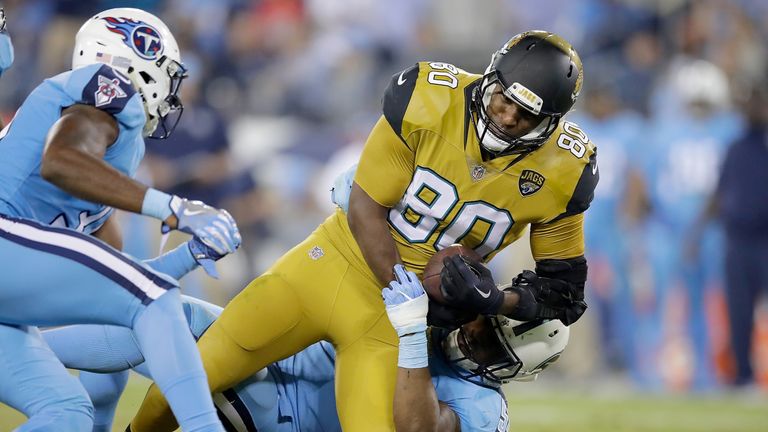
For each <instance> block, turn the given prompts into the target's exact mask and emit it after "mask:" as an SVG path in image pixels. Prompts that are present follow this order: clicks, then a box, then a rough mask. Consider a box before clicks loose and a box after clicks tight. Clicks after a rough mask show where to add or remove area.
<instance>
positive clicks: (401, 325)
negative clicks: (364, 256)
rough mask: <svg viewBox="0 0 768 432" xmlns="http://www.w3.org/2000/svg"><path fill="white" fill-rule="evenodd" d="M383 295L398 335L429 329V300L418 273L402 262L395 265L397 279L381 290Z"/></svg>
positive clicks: (388, 314)
mask: <svg viewBox="0 0 768 432" xmlns="http://www.w3.org/2000/svg"><path fill="white" fill-rule="evenodd" d="M381 295H382V297H384V304H385V305H386V307H387V316H388V317H389V321H390V322H391V323H392V327H394V329H395V331H396V332H397V335H398V336H400V337H402V336H405V335H408V334H411V333H418V332H423V331H425V330H426V329H427V310H428V308H429V300H428V298H427V294H426V293H425V292H424V288H423V287H422V286H421V282H420V281H419V278H418V277H417V276H416V274H414V273H413V272H410V271H407V270H406V269H405V267H403V265H402V264H397V265H395V280H393V281H392V282H390V283H389V287H385V288H384V289H383V290H381Z"/></svg>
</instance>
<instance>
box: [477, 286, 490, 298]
mask: <svg viewBox="0 0 768 432" xmlns="http://www.w3.org/2000/svg"><path fill="white" fill-rule="evenodd" d="M475 291H477V292H478V293H480V296H481V297H483V298H488V297H490V296H491V290H488V291H483V290H481V289H480V288H478V287H477V286H475Z"/></svg>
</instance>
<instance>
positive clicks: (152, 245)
mask: <svg viewBox="0 0 768 432" xmlns="http://www.w3.org/2000/svg"><path fill="white" fill-rule="evenodd" d="M3 6H4V7H5V10H6V13H7V15H8V17H9V24H8V29H9V32H10V34H11V36H12V38H13V41H14V44H15V47H16V62H15V64H14V66H13V68H12V69H10V70H9V71H8V72H7V73H6V74H5V75H4V76H3V78H2V81H0V111H1V112H2V114H3V116H4V117H5V118H6V119H9V118H10V117H11V116H12V115H13V112H14V110H15V109H16V107H18V106H19V105H20V104H21V102H22V101H23V99H24V97H25V96H26V95H27V94H28V93H29V91H30V90H31V89H33V88H34V87H35V86H36V85H37V84H38V83H39V82H40V80H41V79H43V78H45V77H48V76H52V75H54V74H57V73H59V72H62V71H64V70H67V69H68V68H69V67H70V61H71V55H72V54H71V50H72V46H73V40H74V35H75V33H76V32H77V30H78V28H79V26H80V25H81V24H82V23H83V22H84V21H85V20H86V19H87V18H88V17H89V16H91V15H93V14H94V13H96V12H98V11H101V10H103V9H107V8H111V7H123V6H132V7H139V8H143V9H146V10H148V11H150V12H153V13H155V14H157V15H158V16H159V17H161V18H162V19H163V20H164V21H165V22H166V24H167V25H168V26H169V27H170V28H171V30H172V31H173V32H174V35H175V36H176V39H177V40H178V41H179V44H180V47H181V50H182V60H183V61H184V62H185V64H186V65H187V66H188V68H189V71H190V77H189V79H187V80H186V81H185V82H184V84H183V87H182V90H183V96H182V99H183V102H184V105H185V111H184V115H183V117H182V120H181V123H180V125H179V127H178V128H177V130H176V132H175V134H174V135H173V136H172V137H171V138H170V139H168V140H165V141H149V142H148V144H147V154H148V156H147V159H146V162H145V164H144V171H143V173H142V176H143V180H144V181H146V182H148V183H152V184H154V185H155V186H156V187H158V188H160V189H163V190H166V191H169V192H172V193H178V194H179V195H182V196H186V197H190V198H198V199H202V200H204V201H205V202H207V203H209V204H211V205H214V206H221V207H225V208H227V209H229V210H230V212H231V213H232V214H233V215H234V217H235V218H236V219H237V221H238V222H239V224H240V226H241V229H242V231H243V237H244V248H243V249H244V250H243V251H242V253H240V254H238V255H239V256H237V255H236V256H233V257H228V258H227V259H225V260H223V261H222V262H221V263H219V265H220V267H221V273H222V274H223V279H222V280H221V281H220V282H216V283H211V282H210V281H208V280H206V279H205V278H204V277H203V276H202V275H201V274H197V273H196V274H193V275H191V276H190V277H188V278H187V280H185V281H184V283H183V285H182V286H183V287H184V289H185V290H187V292H188V293H191V294H193V295H197V296H200V297H204V298H207V299H209V300H213V301H215V302H217V303H219V304H223V303H224V302H226V301H227V300H228V299H229V298H231V297H232V296H234V295H235V294H236V293H237V292H238V291H239V289H241V288H242V286H244V285H243V284H244V283H246V282H247V281H248V280H250V279H251V278H252V277H253V276H255V275H257V274H259V273H260V272H262V271H263V270H265V268H266V267H268V266H269V265H270V264H271V262H272V260H274V259H275V258H276V257H278V256H279V255H280V254H282V253H283V252H284V251H285V250H287V249H288V248H290V247H291V246H293V245H294V244H295V243H297V242H298V241H300V240H302V239H303V238H304V237H305V236H306V235H307V234H308V233H309V232H310V231H311V230H312V229H313V228H314V227H315V226H316V225H317V224H318V223H319V222H320V221H322V220H323V218H325V217H326V216H327V215H328V214H330V211H331V210H332V205H331V203H330V194H329V189H330V185H331V182H332V180H333V178H334V176H335V175H336V174H338V173H340V172H341V171H343V170H344V169H345V168H347V167H348V166H349V165H351V164H352V163H354V162H355V160H356V158H357V156H358V155H359V152H360V150H361V148H362V143H363V142H364V140H365V137H366V135H367V132H368V131H369V129H370V128H371V126H372V125H373V124H374V122H375V121H376V119H377V118H378V116H379V115H380V98H381V95H382V93H383V90H384V87H385V86H386V83H387V81H388V79H389V78H390V77H391V76H392V75H393V74H395V73H399V71H400V70H402V69H405V68H406V67H408V66H409V65H411V64H413V63H414V62H416V61H419V60H434V61H443V62H449V63H453V64H455V65H457V66H458V67H460V68H463V69H465V70H468V71H471V72H475V73H482V72H483V70H484V69H485V67H486V66H487V63H488V61H489V60H490V56H491V54H492V53H493V52H494V51H495V50H496V49H497V48H498V47H500V46H501V44H502V43H504V42H506V41H507V40H508V39H509V38H510V37H511V36H513V35H514V34H516V33H519V32H521V31H525V30H530V29H544V30H549V31H553V32H555V33H558V34H560V35H562V36H563V37H565V38H566V39H568V40H569V41H570V42H571V43H572V44H573V46H574V47H576V49H577V50H578V51H579V53H580V54H581V57H582V59H583V64H584V69H585V87H584V91H583V92H582V94H581V96H580V98H579V101H578V103H577V106H576V109H575V111H574V112H573V113H572V114H571V115H570V116H569V119H570V120H572V121H575V122H576V123H578V124H580V126H582V128H583V129H584V130H585V131H586V132H587V133H588V134H589V136H590V138H591V139H592V140H593V141H594V142H595V143H596V144H597V146H598V161H599V165H600V176H601V179H600V184H599V186H598V189H597V192H596V196H595V200H594V202H593V205H592V208H591V209H590V210H589V211H588V212H587V250H588V259H589V265H590V282H589V284H588V286H587V291H588V294H587V295H588V300H589V301H588V302H589V304H590V309H589V311H588V312H589V313H588V314H587V315H588V316H589V318H588V319H584V320H583V321H580V322H579V323H578V324H577V325H576V326H575V327H576V329H575V331H574V333H572V334H573V336H572V343H571V345H572V347H571V348H569V350H570V349H572V350H573V351H575V353H574V354H573V357H572V358H574V359H576V361H571V363H572V364H577V366H572V367H571V370H570V372H567V373H571V374H576V375H579V374H580V375H582V376H587V377H588V376H604V375H605V374H606V373H611V374H615V375H616V376H622V377H629V378H628V379H627V381H629V382H631V383H633V385H635V386H636V387H637V388H640V389H649V390H669V389H671V390H677V391H710V390H713V389H722V388H733V387H740V388H741V387H755V384H754V383H755V382H758V383H762V385H763V386H768V307H766V304H765V296H763V302H762V303H760V302H759V301H758V300H757V299H758V297H757V294H758V293H759V291H760V288H761V287H760V279H747V280H746V282H744V283H743V284H742V285H749V288H750V289H749V290H740V291H737V292H735V291H733V290H731V289H730V288H726V287H727V286H728V284H727V280H728V279H729V278H731V279H733V277H732V276H733V275H729V273H728V271H727V269H726V266H725V265H724V263H725V260H726V255H727V254H726V251H727V250H728V247H726V245H733V243H728V242H729V241H730V240H729V239H727V238H726V237H728V236H729V235H730V234H733V233H732V232H731V231H732V230H731V231H729V230H728V229H726V230H723V229H722V225H724V224H717V223H709V224H707V223H705V222H707V221H708V219H706V218H705V217H704V214H705V208H706V207H707V204H708V203H709V202H710V201H711V200H710V198H711V197H712V196H713V194H715V193H716V191H723V190H724V189H722V188H718V187H717V186H718V184H722V181H719V179H720V174H721V166H722V165H723V161H724V158H725V155H726V152H727V150H728V149H729V146H731V145H732V144H733V143H734V142H737V141H739V140H742V139H743V137H745V136H751V135H749V133H753V132H754V131H755V130H758V131H759V130H763V131H764V130H765V127H766V126H765V124H766V120H765V116H764V113H761V112H760V111H761V108H764V106H765V104H762V103H758V102H759V99H757V98H759V97H761V96H760V95H761V94H762V91H761V88H760V85H762V84H763V81H768V80H766V78H768V77H767V76H766V72H767V71H768V51H767V50H766V47H768V44H767V43H766V41H768V2H765V1H764V0H711V1H684V0H655V1H654V0H623V1H622V0H569V1H561V0H537V1H536V2H527V1H522V0H483V1H469V0H387V1H376V0H165V1H161V0H139V1H116V0H114V1H111V0H101V1H78V0H58V1H54V0H15V1H14V0H6V1H4V2H3ZM762 97H764V95H763V96H762ZM762 100H763V101H765V100H766V99H762ZM750 131H752V132H750ZM753 135H754V136H756V137H757V138H755V139H756V140H758V141H760V140H761V139H762V141H761V142H760V143H759V144H758V145H757V146H754V147H755V150H754V151H755V152H757V153H760V151H761V149H762V151H768V141H766V140H765V137H764V136H765V134H763V135H760V134H759V133H757V134H756V135H755V133H753ZM760 137H762V138H760ZM747 159H750V157H747ZM751 159H752V160H759V157H757V156H756V157H755V158H751ZM762 160H763V161H765V160H768V159H762ZM766 168H767V169H766V171H768V167H766ZM739 171H740V169H739V168H738V166H737V167H736V168H734V169H732V172H731V174H732V175H736V174H739ZM740 178H741V177H738V175H737V179H736V184H738V185H739V186H738V187H739V188H740V189H739V190H741V191H742V193H741V195H738V196H739V197H744V198H743V199H741V198H740V200H739V201H736V202H734V201H735V200H734V199H731V200H730V201H729V200H727V199H725V201H727V202H726V203H725V205H727V206H730V207H728V208H729V209H731V210H732V212H731V213H733V214H737V213H739V209H741V210H743V212H744V213H745V214H746V213H749V212H754V211H762V212H763V213H759V214H762V215H763V216H764V217H762V218H761V217H753V219H754V220H752V221H748V222H746V225H743V224H742V225H740V226H741V227H742V228H744V227H746V228H745V229H744V230H743V231H744V232H743V233H742V234H744V236H745V237H748V238H751V239H752V240H755V239H757V240H758V242H757V246H756V247H757V248H759V247H760V244H768V211H766V210H764V209H763V208H765V207H768V202H764V201H765V200H761V199H759V197H763V198H765V197H766V193H765V192H761V191H760V190H761V188H764V187H765V186H766V183H762V184H760V183H759V179H758V180H756V179H754V178H753V179H752V183H750V181H747V180H745V181H741V183H739V179H740ZM753 191H754V194H753ZM761 193H762V195H760V194H761ZM734 196H736V195H734ZM751 197H755V198H754V200H752V199H751ZM721 201H722V200H721ZM755 208H757V209H758V210H755ZM731 220H732V219H731ZM126 222H127V226H128V228H127V229H128V230H129V231H128V232H127V234H126V240H127V244H128V246H127V248H128V250H129V252H130V253H132V254H134V255H137V256H139V257H149V256H152V255H155V254H156V253H157V248H158V241H157V237H158V236H157V235H153V233H155V232H156V230H157V227H156V226H154V225H151V222H147V221H143V220H140V219H135V218H127V217H126ZM147 224H149V225H147ZM750 224H751V225H750ZM725 225H727V223H725ZM737 225H738V224H737ZM726 228H727V227H726ZM524 249H525V248H520V247H517V248H515V249H514V250H513V252H511V253H506V254H502V255H499V256H498V257H497V258H496V259H494V262H493V263H492V265H493V267H494V270H495V272H496V274H497V280H498V281H499V282H504V281H507V280H508V279H509V278H511V277H512V276H514V274H516V273H517V272H518V271H519V270H521V268H522V267H528V268H530V262H529V261H526V258H525V256H526V255H525V254H526V251H525V250H524ZM736 249H738V250H739V251H741V253H744V251H745V249H744V248H743V247H737V248H736ZM747 255H751V253H748V254H747ZM521 257H522V258H521ZM527 259H529V258H527ZM731 259H732V258H731ZM759 260H762V261H758V265H757V267H758V268H759V267H760V264H761V263H762V264H764V265H763V266H762V267H765V268H766V269H768V254H765V255H762V256H761V258H759ZM738 261H739V262H741V260H738ZM734 268H736V267H734ZM766 271H768V270H766ZM731 273H733V272H731ZM736 276H738V275H736ZM765 279H766V278H765V277H764V278H763V280H765ZM766 288H768V287H766V286H764V285H763V286H762V289H763V294H765V292H766V291H765V290H766ZM729 296H730V297H729ZM735 300H738V301H735ZM729 307H730V311H729ZM729 312H730V313H729ZM729 316H730V317H731V318H738V319H736V320H735V321H734V322H731V321H733V320H731V321H729V318H728V317H729ZM730 329H733V332H731V330H730ZM750 341H754V342H755V343H752V344H750ZM579 347H581V349H580V348H579ZM585 347H586V348H585ZM734 353H736V355H734ZM745 356H746V357H745ZM568 357H569V354H568V352H566V356H565V358H568ZM750 357H751V363H750ZM566 363H567V362H566ZM750 364H751V366H750ZM764 388H765V387H764Z"/></svg>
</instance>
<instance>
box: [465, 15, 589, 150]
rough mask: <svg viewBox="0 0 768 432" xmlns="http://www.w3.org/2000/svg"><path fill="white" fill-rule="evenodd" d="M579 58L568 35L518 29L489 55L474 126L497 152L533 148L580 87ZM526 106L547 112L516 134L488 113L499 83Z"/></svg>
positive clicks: (537, 112)
mask: <svg viewBox="0 0 768 432" xmlns="http://www.w3.org/2000/svg"><path fill="white" fill-rule="evenodd" d="M583 78H584V70H583V69H582V65H581V59H580V58H579V55H578V54H577V53H576V50H575V49H573V47H572V46H571V44H569V43H568V42H567V41H566V40H565V39H563V38H561V37H560V36H558V35H556V34H554V33H550V32H546V31H541V30H533V31H528V32H525V33H520V34H518V35H517V36H515V37H513V38H512V39H510V40H509V42H507V43H506V44H504V46H502V47H501V49H500V50H498V51H496V52H495V53H494V54H493V56H492V57H491V63H490V64H489V65H488V68H487V69H486V70H485V74H484V75H483V80H482V82H481V84H480V85H479V86H478V87H476V88H475V90H474V91H473V93H472V109H473V110H474V111H475V116H473V119H474V120H475V131H476V133H477V137H478V139H479V140H480V144H481V145H482V146H483V148H485V149H486V150H487V151H489V152H490V153H492V154H494V155H507V154H521V153H529V152H531V151H533V150H536V149H537V148H539V147H540V146H541V145H542V144H544V142H545V141H546V140H547V138H549V136H550V135H552V132H554V131H555V129H557V125H558V124H559V122H560V119H561V118H563V116H565V114H567V113H568V111H569V110H570V109H571V108H572V107H573V104H574V103H575V102H576V98H577V97H578V96H579V92H580V91H581V86H582V81H583ZM496 84H498V85H500V86H501V90H502V92H503V93H504V96H506V97H507V98H509V99H511V100H513V101H515V102H516V103H518V104H519V105H520V106H522V107H523V108H524V109H526V110H527V111H529V112H531V113H533V114H535V115H538V116H543V118H542V121H541V122H540V123H539V125H538V126H536V127H535V128H534V129H533V130H532V131H531V132H530V133H528V134H526V135H525V136H522V137H517V138H516V137H513V136H510V135H509V134H507V133H505V131H504V128H502V127H501V126H500V125H498V124H496V123H495V122H494V121H493V119H491V118H490V116H489V115H488V104H489V103H490V100H491V95H492V94H493V91H494V88H495V85H496Z"/></svg>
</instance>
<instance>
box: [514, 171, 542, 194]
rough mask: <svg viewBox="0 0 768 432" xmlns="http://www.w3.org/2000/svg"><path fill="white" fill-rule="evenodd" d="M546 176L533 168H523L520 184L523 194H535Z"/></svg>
mask: <svg viewBox="0 0 768 432" xmlns="http://www.w3.org/2000/svg"><path fill="white" fill-rule="evenodd" d="M544 180H545V178H544V176H543V175H541V174H539V173H537V172H536V171H532V170H523V172H521V173H520V180H519V181H518V186H519V187H520V194H522V195H523V196H528V195H533V194H535V193H536V192H537V191H538V190H539V189H541V186H542V185H544Z"/></svg>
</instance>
